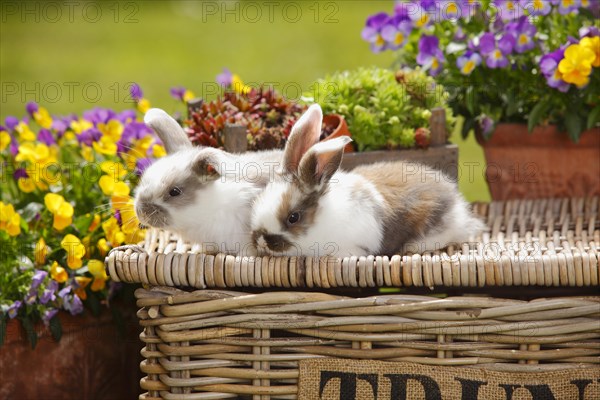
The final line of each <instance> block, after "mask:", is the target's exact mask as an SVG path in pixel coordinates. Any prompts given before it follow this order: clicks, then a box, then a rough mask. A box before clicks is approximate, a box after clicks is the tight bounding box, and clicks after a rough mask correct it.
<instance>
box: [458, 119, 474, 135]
mask: <svg viewBox="0 0 600 400" xmlns="http://www.w3.org/2000/svg"><path fill="white" fill-rule="evenodd" d="M474 126H475V119H474V118H467V119H465V122H464V124H463V126H462V132H461V136H462V138H463V139H466V138H467V137H468V136H469V132H471V130H472V129H473V127H474Z"/></svg>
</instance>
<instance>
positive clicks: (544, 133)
mask: <svg viewBox="0 0 600 400" xmlns="http://www.w3.org/2000/svg"><path fill="white" fill-rule="evenodd" d="M475 138H476V140H477V143H479V145H480V146H482V147H490V146H507V147H508V146H510V147H530V146H536V147H537V146H542V147H581V146H584V147H585V146H600V128H592V129H587V130H585V131H583V132H582V134H581V136H580V138H579V141H578V142H577V143H575V142H573V141H572V140H571V139H570V138H569V136H568V135H567V133H565V132H562V131H559V130H558V128H557V126H556V125H543V126H537V127H535V128H534V129H533V132H531V133H530V132H529V131H528V128H527V125H526V124H522V123H510V122H506V123H505V122H502V123H499V124H497V125H496V127H495V129H494V132H492V134H491V135H490V138H489V139H487V140H486V139H484V138H483V135H482V134H481V132H480V131H479V130H475Z"/></svg>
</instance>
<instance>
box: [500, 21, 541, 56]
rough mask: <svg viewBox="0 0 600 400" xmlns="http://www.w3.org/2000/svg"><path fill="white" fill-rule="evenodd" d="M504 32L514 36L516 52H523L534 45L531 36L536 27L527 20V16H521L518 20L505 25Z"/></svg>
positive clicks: (534, 32)
mask: <svg viewBox="0 0 600 400" xmlns="http://www.w3.org/2000/svg"><path fill="white" fill-rule="evenodd" d="M506 32H507V33H508V34H511V35H513V36H514V37H515V50H516V51H517V53H524V52H526V51H528V50H531V49H533V48H534V47H535V42H534V41H533V37H534V36H535V34H536V32H537V29H536V27H535V26H534V25H532V24H531V23H530V22H529V20H528V19H527V17H521V19H519V20H518V21H513V22H511V23H510V24H508V25H506Z"/></svg>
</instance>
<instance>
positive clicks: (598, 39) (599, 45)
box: [579, 36, 600, 67]
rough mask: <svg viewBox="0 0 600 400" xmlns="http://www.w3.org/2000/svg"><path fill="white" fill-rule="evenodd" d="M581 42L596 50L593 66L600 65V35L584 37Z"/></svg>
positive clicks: (582, 44)
mask: <svg viewBox="0 0 600 400" xmlns="http://www.w3.org/2000/svg"><path fill="white" fill-rule="evenodd" d="M579 44H580V45H581V46H583V47H587V48H588V49H590V50H592V51H593V52H594V55H595V56H596V58H595V59H594V61H593V62H592V67H600V36H594V37H584V38H583V39H581V41H580V42H579Z"/></svg>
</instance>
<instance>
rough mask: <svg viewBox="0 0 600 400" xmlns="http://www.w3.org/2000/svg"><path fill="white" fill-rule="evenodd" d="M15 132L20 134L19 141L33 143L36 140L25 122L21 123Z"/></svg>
mask: <svg viewBox="0 0 600 400" xmlns="http://www.w3.org/2000/svg"><path fill="white" fill-rule="evenodd" d="M15 130H16V131H17V132H19V139H20V141H21V142H33V141H34V140H35V133H33V131H32V130H31V129H30V128H29V125H27V124H26V123H25V122H23V121H21V122H19V124H18V125H17V126H16V127H15Z"/></svg>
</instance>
